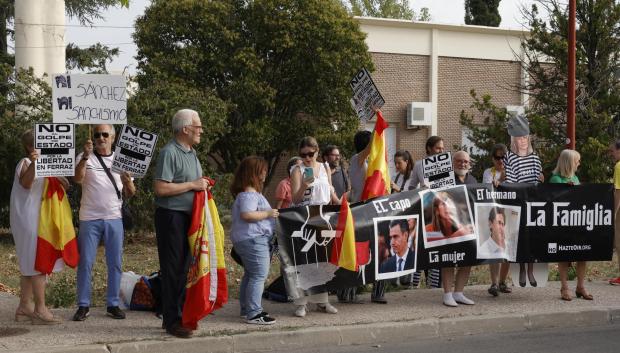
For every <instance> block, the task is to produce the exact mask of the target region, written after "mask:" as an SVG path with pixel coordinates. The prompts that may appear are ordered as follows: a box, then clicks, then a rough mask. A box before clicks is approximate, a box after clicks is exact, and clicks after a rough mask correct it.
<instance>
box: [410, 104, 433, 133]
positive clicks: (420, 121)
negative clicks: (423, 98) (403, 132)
mask: <svg viewBox="0 0 620 353" xmlns="http://www.w3.org/2000/svg"><path fill="white" fill-rule="evenodd" d="M431 109H432V106H431V103H430V102H411V103H409V104H407V128H416V127H420V126H431V124H432V121H431Z"/></svg>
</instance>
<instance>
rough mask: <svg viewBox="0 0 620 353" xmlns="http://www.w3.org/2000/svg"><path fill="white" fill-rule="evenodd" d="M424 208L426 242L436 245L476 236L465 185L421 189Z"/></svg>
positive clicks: (425, 244)
mask: <svg viewBox="0 0 620 353" xmlns="http://www.w3.org/2000/svg"><path fill="white" fill-rule="evenodd" d="M421 197H422V208H423V210H424V220H425V223H424V246H425V247H427V248H429V247H435V246H439V245H445V244H453V243H458V242H462V241H467V240H472V239H475V233H474V227H473V226H472V216H471V210H470V209H469V202H468V201H467V200H468V199H467V189H465V187H464V186H456V187H450V188H447V189H438V190H426V191H423V192H422V193H421Z"/></svg>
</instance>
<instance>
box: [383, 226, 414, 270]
mask: <svg viewBox="0 0 620 353" xmlns="http://www.w3.org/2000/svg"><path fill="white" fill-rule="evenodd" d="M409 236H410V231H409V222H408V220H407V219H393V220H391V221H390V225H389V237H390V248H391V250H392V251H391V252H392V253H393V255H392V256H390V257H389V258H388V259H387V260H385V261H384V262H383V263H382V264H381V265H380V267H379V273H388V272H400V271H406V270H411V269H413V268H414V265H415V253H414V252H413V251H412V250H411V247H410V246H409Z"/></svg>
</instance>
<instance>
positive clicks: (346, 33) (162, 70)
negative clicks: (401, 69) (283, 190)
mask: <svg viewBox="0 0 620 353" xmlns="http://www.w3.org/2000/svg"><path fill="white" fill-rule="evenodd" d="M134 39H135V41H136V44H137V46H138V55H137V58H138V75H137V82H138V84H139V87H140V91H142V90H145V91H148V90H155V91H157V90H158V89H160V88H158V86H162V85H164V86H165V85H166V84H167V82H169V81H174V82H178V83H179V85H181V83H182V85H183V86H184V87H179V89H180V90H181V91H180V92H179V93H178V95H181V96H182V95H183V93H184V92H185V91H186V90H190V89H191V90H193V91H195V92H202V93H201V94H209V95H213V99H214V102H215V101H217V102H219V103H218V105H217V106H218V107H224V108H223V109H225V122H224V124H217V125H216V126H214V127H211V126H209V124H205V125H206V131H207V132H208V133H209V134H210V133H211V131H210V130H211V129H213V134H214V136H211V137H209V139H208V141H209V144H210V145H211V146H210V148H206V150H208V157H209V161H210V162H211V163H212V164H214V165H216V167H217V170H218V171H220V172H231V171H233V170H234V169H235V167H236V166H237V165H238V162H239V160H240V159H242V158H243V157H245V156H247V155H249V154H258V155H262V156H264V157H266V158H267V159H268V160H269V161H270V162H271V164H272V165H273V163H275V162H276V161H277V160H278V158H279V156H280V153H281V152H282V151H284V150H289V149H292V148H294V147H296V145H297V142H298V141H299V139H300V138H301V137H303V136H305V135H315V136H317V137H319V138H321V140H322V141H321V142H330V143H334V142H336V143H340V142H342V141H344V139H345V138H346V139H347V140H348V141H350V140H349V139H350V138H351V135H352V134H353V132H354V131H355V130H356V128H357V126H358V120H357V118H356V117H355V116H354V112H353V111H352V109H351V106H350V103H349V99H350V96H351V91H350V88H349V86H348V81H349V79H350V78H351V77H352V76H353V74H354V73H355V72H356V71H357V70H359V69H360V68H361V67H367V68H369V69H372V62H371V60H370V56H369V54H368V53H367V47H366V44H365V42H364V34H363V33H362V32H361V31H360V29H359V25H358V24H357V22H356V21H355V20H353V19H352V18H351V17H350V16H349V15H348V14H347V13H346V10H345V9H344V7H343V6H342V4H341V3H340V2H339V1H336V0H253V1H242V0H238V1H189V0H186V1H157V0H156V1H153V3H152V5H151V6H150V7H149V8H147V10H146V12H145V14H144V15H143V16H142V17H140V18H139V19H138V20H137V21H136V32H135V34H134ZM139 97H140V93H138V95H137V96H136V100H135V105H136V112H137V113H138V114H139V115H142V116H145V117H148V118H150V119H153V120H158V121H162V122H166V124H167V123H168V122H169V120H170V117H171V115H170V113H169V112H167V113H165V114H164V112H163V111H160V112H159V113H157V114H150V113H149V114H148V115H147V114H146V112H147V111H148V110H145V108H144V102H142V101H141V100H140V99H139ZM157 98H158V99H159V100H160V101H161V102H160V104H164V105H166V106H167V107H170V108H171V110H174V109H177V108H182V107H184V106H186V105H189V106H194V105H195V103H194V104H192V102H179V101H178V100H177V99H176V98H174V97H173V98H169V97H167V96H162V95H159V96H157ZM206 108H208V109H205V110H203V111H201V115H202V116H203V118H204V117H207V118H209V117H211V116H219V115H218V114H215V113H214V112H212V111H211V110H209V109H210V108H209V107H206ZM218 112H222V111H221V110H220V111H218ZM349 144H350V142H347V145H349Z"/></svg>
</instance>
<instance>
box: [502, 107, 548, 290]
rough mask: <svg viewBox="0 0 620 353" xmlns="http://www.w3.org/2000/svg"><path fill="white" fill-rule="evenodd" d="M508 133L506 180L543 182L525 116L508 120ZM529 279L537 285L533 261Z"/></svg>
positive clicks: (522, 278) (522, 277) (522, 281)
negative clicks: (508, 147) (508, 149)
mask: <svg viewBox="0 0 620 353" xmlns="http://www.w3.org/2000/svg"><path fill="white" fill-rule="evenodd" d="M508 134H509V135H510V151H508V153H506V155H505V156H504V170H505V171H506V180H505V182H506V183H532V184H536V183H539V182H543V181H544V179H545V176H544V175H543V173H542V164H541V163H540V158H538V155H537V154H536V153H534V149H533V148H532V142H531V139H530V126H529V123H528V121H527V119H526V118H525V116H522V115H520V116H515V117H512V118H511V119H510V120H509V121H508ZM519 266H520V271H519V285H520V286H521V287H525V285H526V282H525V279H526V278H525V273H526V269H525V264H524V263H520V264H519ZM502 275H504V276H500V283H504V282H505V281H506V277H505V276H507V272H506V273H505V274H502ZM502 277H503V278H502ZM527 279H528V280H529V281H530V285H531V286H532V287H536V279H535V278H534V264H532V263H528V264H527Z"/></svg>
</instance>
